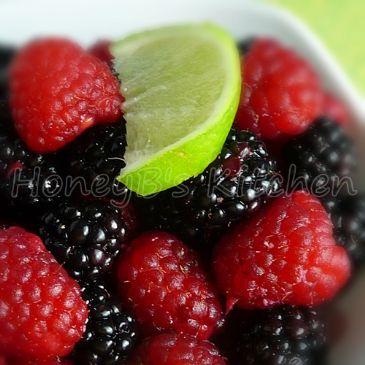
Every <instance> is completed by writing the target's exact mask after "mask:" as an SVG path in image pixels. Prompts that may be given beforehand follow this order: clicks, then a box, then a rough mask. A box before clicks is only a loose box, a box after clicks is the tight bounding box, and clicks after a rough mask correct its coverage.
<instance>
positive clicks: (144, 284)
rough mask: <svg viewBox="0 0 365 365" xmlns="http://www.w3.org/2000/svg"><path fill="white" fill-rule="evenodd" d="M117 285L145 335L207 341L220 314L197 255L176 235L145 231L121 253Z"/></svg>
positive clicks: (217, 322) (218, 324)
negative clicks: (184, 336) (163, 334)
mask: <svg viewBox="0 0 365 365" xmlns="http://www.w3.org/2000/svg"><path fill="white" fill-rule="evenodd" d="M117 273H118V286H119V289H120V295H121V297H122V299H124V303H125V304H126V305H127V306H128V308H129V309H130V310H131V311H132V312H133V313H134V314H135V315H136V317H137V320H138V321H139V323H140V324H141V326H142V329H144V331H145V332H146V333H155V332H161V331H164V330H174V331H175V332H177V333H185V334H188V335H192V336H195V337H197V338H198V339H204V340H205V339H208V338H209V337H210V336H211V335H212V333H213V332H214V330H215V329H216V328H217V327H218V326H220V325H221V322H222V310H221V306H220V303H219V301H218V297H217V294H216V292H215V290H214V289H213V288H212V286H211V285H210V283H209V282H208V279H207V276H206V274H205V273H204V272H203V270H202V268H201V267H200V264H199V262H198V260H197V257H196V255H195V254H194V252H193V251H191V250H190V249H189V248H188V247H186V246H185V245H184V244H183V243H181V242H180V241H178V240H177V239H176V238H175V237H174V236H172V235H170V234H168V233H164V232H157V231H156V232H147V233H144V234H142V235H141V236H139V237H138V238H136V239H135V240H134V241H132V243H131V244H130V246H129V247H128V248H127V249H126V251H125V252H124V253H123V254H122V257H121V260H120V261H119V264H118V268H117Z"/></svg>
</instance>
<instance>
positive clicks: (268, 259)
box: [214, 191, 350, 309]
mask: <svg viewBox="0 0 365 365" xmlns="http://www.w3.org/2000/svg"><path fill="white" fill-rule="evenodd" d="M214 269H215V273H216V278H217V280H218V284H219V286H220V288H221V290H222V292H224V293H225V295H226V297H227V306H228V309H231V307H232V306H233V305H234V304H235V303H237V304H238V305H239V306H240V307H243V308H267V307H272V306H275V305H278V304H289V305H307V306H310V305H316V304H320V303H322V302H324V301H325V300H328V299H331V298H332V297H333V296H334V295H335V294H336V293H337V291H338V290H339V289H340V288H341V287H342V286H343V285H344V284H345V283H346V282H347V280H348V278H349V276H350V261H349V258H348V256H347V254H346V251H345V250H344V249H343V247H341V246H337V245H336V242H335V240H334V238H333V226H332V223H331V221H330V218H329V216H328V214H327V212H326V211H325V209H324V208H323V207H322V205H321V203H320V202H319V200H317V199H316V198H315V197H312V196H311V195H309V194H308V193H305V192H303V191H298V192H295V193H294V194H292V195H290V196H283V197H280V198H278V199H276V200H275V201H273V202H272V204H271V205H269V206H268V207H267V208H266V209H265V210H262V211H261V212H259V213H258V214H257V215H256V216H254V217H253V218H252V220H250V221H249V222H242V223H241V224H239V225H238V226H236V227H235V228H234V229H233V230H231V231H230V232H228V234H227V235H226V236H225V237H223V238H222V240H221V242H220V244H219V246H218V247H217V250H216V252H215V260H214Z"/></svg>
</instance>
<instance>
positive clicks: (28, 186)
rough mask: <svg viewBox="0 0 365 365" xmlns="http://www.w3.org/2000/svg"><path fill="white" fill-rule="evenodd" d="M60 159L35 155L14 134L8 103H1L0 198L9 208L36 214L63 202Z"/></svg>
mask: <svg viewBox="0 0 365 365" xmlns="http://www.w3.org/2000/svg"><path fill="white" fill-rule="evenodd" d="M57 174H58V161H57V158H56V156H54V155H47V156H43V155H40V154H37V153H32V152H30V151H29V150H28V148H27V147H26V146H25V144H24V142H23V141H21V139H20V138H19V137H18V135H17V133H16V131H15V130H14V123H13V120H12V118H11V116H10V111H9V108H8V105H7V103H6V102H1V101H0V195H1V197H2V198H3V199H4V200H5V202H6V204H7V205H8V206H11V207H14V208H15V210H18V211H20V210H21V208H26V209H27V210H30V209H31V210H32V211H35V210H37V209H40V208H41V207H43V206H45V205H49V204H51V203H54V202H57V201H58V200H59V199H60V195H61V193H60V192H61V190H62V186H61V185H60V181H59V180H58V179H53V178H52V175H53V176H54V175H57Z"/></svg>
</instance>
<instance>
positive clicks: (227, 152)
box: [140, 129, 281, 246]
mask: <svg viewBox="0 0 365 365" xmlns="http://www.w3.org/2000/svg"><path fill="white" fill-rule="evenodd" d="M280 186H281V180H280V175H279V174H278V172H277V170H276V163H275V161H274V160H272V159H271V157H270V156H269V154H268V152H267V150H266V147H265V145H264V143H263V142H262V141H260V140H259V139H257V138H256V136H255V135H254V134H252V133H250V132H247V131H237V130H235V129H231V131H230V133H229V135H228V137H227V139H226V141H225V144H224V146H223V149H222V151H221V153H220V154H219V156H218V157H217V158H216V160H215V161H214V162H213V163H211V164H210V165H209V166H208V167H207V168H206V169H205V170H204V171H203V172H202V173H201V174H200V175H198V176H197V177H194V178H191V179H189V180H187V181H185V182H183V183H182V184H180V185H179V186H177V187H174V188H171V189H168V190H166V191H163V192H161V193H159V194H157V195H156V196H155V197H153V198H147V199H142V200H140V203H141V204H142V209H141V211H142V215H143V216H144V217H145V220H146V221H151V223H152V225H153V227H154V228H157V229H161V230H166V231H169V232H172V233H174V234H176V235H177V236H178V237H179V238H181V239H182V240H184V241H186V242H187V243H193V244H194V245H195V246H202V245H203V244H205V243H208V244H210V245H212V242H215V241H217V239H219V237H220V235H221V233H222V232H224V231H225V230H226V229H227V228H228V227H230V226H232V225H233V224H234V223H236V222H238V221H239V220H240V219H242V218H243V217H247V216H249V215H251V214H252V213H254V212H255V211H257V210H258V209H259V208H260V207H261V206H262V205H264V204H265V203H266V201H267V200H268V199H269V198H270V197H271V196H272V195H275V193H276V192H277V191H278V190H279V188H280Z"/></svg>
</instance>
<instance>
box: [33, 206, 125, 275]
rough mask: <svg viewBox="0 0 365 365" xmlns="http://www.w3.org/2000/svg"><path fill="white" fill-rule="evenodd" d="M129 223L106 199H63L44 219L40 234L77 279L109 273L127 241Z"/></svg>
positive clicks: (47, 245)
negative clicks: (71, 200)
mask: <svg viewBox="0 0 365 365" xmlns="http://www.w3.org/2000/svg"><path fill="white" fill-rule="evenodd" d="M127 228H128V225H127V224H126V223H125V221H124V219H123V218H122V215H121V213H120V211H119V209H117V208H115V207H114V206H112V205H110V204H109V203H106V202H103V201H82V202H80V203H78V204H73V203H72V202H62V203H61V204H59V206H57V207H56V208H54V209H52V210H50V211H49V212H47V213H45V214H44V216H43V217H42V219H41V228H40V232H39V233H40V236H41V237H42V238H43V240H44V243H45V245H46V247H47V248H48V250H49V251H51V252H52V253H53V255H54V256H55V257H56V259H57V260H58V261H59V262H60V263H61V264H64V266H65V269H66V270H67V271H68V273H69V274H70V275H71V276H72V277H74V278H75V279H77V280H85V279H88V278H89V279H90V278H93V277H96V276H102V275H104V274H106V273H107V272H108V271H109V270H110V268H111V266H112V264H113V260H114V258H115V257H116V256H117V254H118V253H119V250H120V249H121V248H122V247H123V245H124V244H125V243H126V238H127V233H128V232H127Z"/></svg>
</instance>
